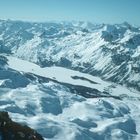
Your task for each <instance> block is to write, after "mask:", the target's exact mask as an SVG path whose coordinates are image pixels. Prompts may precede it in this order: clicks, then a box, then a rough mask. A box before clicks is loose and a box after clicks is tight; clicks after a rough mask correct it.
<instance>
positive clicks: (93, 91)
mask: <svg viewBox="0 0 140 140" xmlns="http://www.w3.org/2000/svg"><path fill="white" fill-rule="evenodd" d="M139 46H140V30H139V28H137V27H133V26H131V25H129V24H128V23H123V24H115V25H105V24H101V25H94V24H92V23H85V22H61V23H51V22H48V23H27V22H20V21H11V20H7V21H4V20H1V21H0V53H1V55H0V110H4V111H8V112H9V114H10V116H11V117H12V119H13V120H15V121H16V122H19V123H21V124H27V125H28V126H30V127H31V128H34V129H35V130H37V131H38V132H39V133H40V134H41V135H42V136H43V137H44V138H45V140H63V139H65V140H118V139H119V140H139V139H140V119H139V116H140V111H139V110H140V94H139V91H138V90H139V88H140V60H139V58H140V52H139V48H140V47H139ZM83 72H84V73H83ZM104 80H106V81H104ZM108 81H110V82H108ZM112 81H113V82H112ZM118 84H122V85H118ZM128 86H129V87H131V88H128Z"/></svg>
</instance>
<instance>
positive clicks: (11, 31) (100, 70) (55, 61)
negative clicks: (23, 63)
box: [0, 20, 140, 90]
mask: <svg viewBox="0 0 140 140" xmlns="http://www.w3.org/2000/svg"><path fill="white" fill-rule="evenodd" d="M0 51H1V52H3V53H13V55H15V56H17V57H20V58H22V59H25V60H29V61H32V62H35V63H37V64H39V65H40V66H42V67H46V66H52V65H57V66H63V67H67V68H71V69H75V70H79V71H82V72H86V73H90V74H92V75H98V76H100V77H102V78H103V79H105V80H110V81H113V82H116V83H120V84H126V85H127V86H131V87H134V88H137V89H138V90H140V30H139V28H137V27H133V26H131V25H129V24H128V23H123V24H115V25H105V24H101V25H95V24H91V23H84V22H62V23H49V22H48V23H26V22H20V21H10V20H9V21H0Z"/></svg>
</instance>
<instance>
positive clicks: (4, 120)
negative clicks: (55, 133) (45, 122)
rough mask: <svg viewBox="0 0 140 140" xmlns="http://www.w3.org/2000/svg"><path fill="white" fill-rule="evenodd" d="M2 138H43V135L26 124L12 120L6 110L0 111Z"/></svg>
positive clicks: (34, 139)
mask: <svg viewBox="0 0 140 140" xmlns="http://www.w3.org/2000/svg"><path fill="white" fill-rule="evenodd" d="M0 133H1V135H2V140H43V137H42V136H41V135H40V134H38V133H37V132H36V131H35V130H33V129H31V128H30V127H28V126H26V125H24V126H23V125H21V124H18V123H16V122H14V121H12V120H11V119H10V117H9V115H8V112H0Z"/></svg>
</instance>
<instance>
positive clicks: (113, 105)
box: [0, 56, 140, 140]
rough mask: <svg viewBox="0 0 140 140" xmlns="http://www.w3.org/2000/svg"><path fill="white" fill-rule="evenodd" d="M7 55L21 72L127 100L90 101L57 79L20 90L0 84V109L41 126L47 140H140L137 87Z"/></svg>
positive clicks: (18, 119) (10, 64)
mask: <svg viewBox="0 0 140 140" xmlns="http://www.w3.org/2000/svg"><path fill="white" fill-rule="evenodd" d="M6 57H7V59H8V67H9V68H11V69H14V70H17V71H19V72H21V71H22V72H24V73H27V72H30V73H33V74H36V75H39V76H43V77H47V78H52V79H53V78H55V79H56V80H58V81H59V82H64V83H70V84H76V85H77V84H78V85H82V86H87V87H91V88H96V89H99V90H101V91H102V90H105V89H106V90H108V92H109V93H110V94H111V95H118V96H120V97H122V100H116V99H114V98H93V99H86V98H84V97H82V96H79V95H75V94H72V93H71V92H70V91H69V89H67V88H66V87H64V86H63V85H61V84H56V83H54V82H48V83H44V84H39V83H38V84H37V83H36V84H32V83H30V84H28V85H27V87H24V88H22V87H20V88H16V89H6V88H4V89H2V88H0V93H1V94H0V110H6V111H8V112H9V113H10V116H11V117H12V119H13V120H15V121H17V122H19V123H24V124H27V125H29V126H30V127H32V128H34V129H36V130H37V131H38V132H39V133H40V134H41V135H42V136H43V137H44V138H45V140H62V139H66V140H81V139H84V140H85V139H86V140H93V139H105V140H112V139H114V140H115V139H116V140H117V139H122V140H126V139H128V140H132V139H136V140H139V138H140V135H139V134H140V132H139V128H140V121H139V116H140V112H139V111H138V110H139V108H140V106H138V104H139V93H138V92H137V91H135V90H133V91H130V90H129V89H127V88H126V87H123V86H120V85H115V84H113V83H110V82H105V81H103V80H101V79H100V78H98V77H95V76H91V75H89V74H84V73H80V72H78V71H74V70H69V69H66V68H61V67H55V66H54V67H47V68H41V67H39V66H38V65H36V64H34V63H31V62H28V61H25V60H21V59H19V58H15V57H12V56H6ZM71 76H79V77H85V78H87V79H89V80H92V81H94V82H97V83H98V84H91V83H90V82H88V81H83V80H80V79H78V80H74V79H72V78H71ZM133 100H135V101H133Z"/></svg>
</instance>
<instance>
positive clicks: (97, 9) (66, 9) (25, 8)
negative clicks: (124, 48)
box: [0, 0, 140, 25]
mask: <svg viewBox="0 0 140 140" xmlns="http://www.w3.org/2000/svg"><path fill="white" fill-rule="evenodd" d="M0 18H1V19H16V20H28V21H48V20H55V21H61V20H63V21H64V20H68V21H71V20H77V21H79V20H80V21H91V22H95V23H122V22H124V21H127V22H129V23H131V24H135V25H140V0H0Z"/></svg>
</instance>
